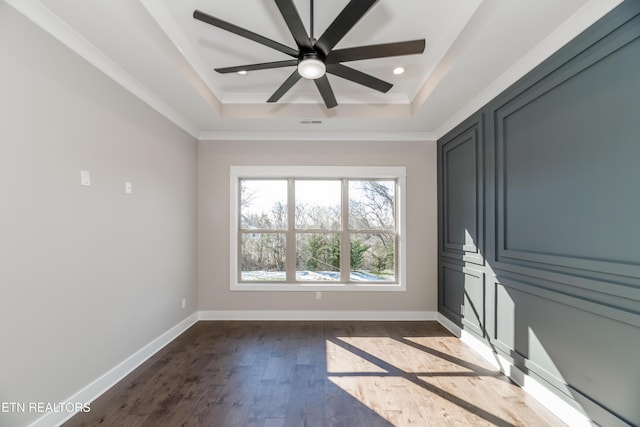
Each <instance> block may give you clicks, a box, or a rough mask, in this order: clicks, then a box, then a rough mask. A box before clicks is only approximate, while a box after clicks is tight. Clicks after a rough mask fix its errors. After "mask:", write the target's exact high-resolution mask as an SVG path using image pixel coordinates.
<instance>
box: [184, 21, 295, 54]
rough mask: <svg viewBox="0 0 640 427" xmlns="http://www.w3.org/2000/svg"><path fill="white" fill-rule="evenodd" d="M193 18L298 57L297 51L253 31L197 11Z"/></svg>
mask: <svg viewBox="0 0 640 427" xmlns="http://www.w3.org/2000/svg"><path fill="white" fill-rule="evenodd" d="M193 17H194V18H195V19H197V20H198V21H202V22H206V23H207V24H210V25H213V26H214V27H218V28H221V29H223V30H226V31H229V32H231V33H234V34H237V35H239V36H241V37H244V38H246V39H249V40H252V41H254V42H256V43H260V44H262V45H265V46H268V47H270V48H272V49H275V50H277V51H280V52H282V53H286V54H287V55H289V56H293V57H294V58H297V57H298V51H297V50H295V49H292V48H290V47H289V46H286V45H283V44H282V43H278V42H277V41H274V40H271V39H269V38H266V37H264V36H261V35H260V34H256V33H254V32H253V31H249V30H246V29H244V28H241V27H238V26H237V25H234V24H232V23H230V22H227V21H223V20H222V19H218V18H216V17H213V16H211V15H208V14H206V13H204V12H201V11H199V10H195V11H194V12H193Z"/></svg>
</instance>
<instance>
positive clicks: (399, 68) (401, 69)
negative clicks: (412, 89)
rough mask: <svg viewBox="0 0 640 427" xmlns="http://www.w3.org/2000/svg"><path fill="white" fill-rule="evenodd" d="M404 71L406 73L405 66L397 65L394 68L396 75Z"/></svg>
mask: <svg viewBox="0 0 640 427" xmlns="http://www.w3.org/2000/svg"><path fill="white" fill-rule="evenodd" d="M402 73H404V68H402V67H396V68H394V69H393V74H395V75H396V76H399V75H400V74H402Z"/></svg>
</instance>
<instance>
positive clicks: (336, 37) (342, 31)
mask: <svg viewBox="0 0 640 427" xmlns="http://www.w3.org/2000/svg"><path fill="white" fill-rule="evenodd" d="M377 2H378V0H351V1H350V2H349V4H347V5H346V6H345V8H344V9H342V12H340V14H339V15H338V16H337V17H336V19H334V20H333V22H332V23H331V24H330V25H329V28H327V29H326V30H325V32H324V33H323V34H322V36H320V38H319V39H318V41H317V42H316V47H317V48H318V49H319V50H320V51H321V52H322V53H324V54H325V56H326V55H329V52H331V49H333V48H334V46H335V45H337V44H338V42H339V41H340V40H342V38H343V37H344V36H345V35H346V34H347V33H348V32H349V30H351V28H353V26H354V25H356V23H357V22H358V21H359V20H360V18H362V17H363V16H364V15H365V14H366V13H367V12H368V11H369V9H371V8H372V7H373V5H375V4H376V3H377Z"/></svg>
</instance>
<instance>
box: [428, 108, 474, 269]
mask: <svg viewBox="0 0 640 427" xmlns="http://www.w3.org/2000/svg"><path fill="white" fill-rule="evenodd" d="M483 122H484V119H483V115H481V114H480V115H477V116H474V117H472V118H471V119H470V120H468V121H466V122H465V123H463V124H462V125H461V126H459V127H458V128H456V130H455V131H454V132H455V133H454V136H453V137H452V138H450V139H448V140H444V141H441V142H439V144H438V147H439V148H438V167H439V168H440V170H441V173H442V175H443V176H447V177H448V179H445V180H442V181H441V182H440V185H439V189H438V190H439V193H440V194H441V196H442V205H441V209H440V210H439V218H440V219H441V221H442V226H441V227H439V229H440V231H441V233H440V235H439V241H440V244H439V252H440V255H441V256H443V257H449V258H454V259H459V260H462V261H465V262H471V263H474V264H478V265H483V264H484V254H483V251H484V162H483V155H484V154H483V153H484V146H483V141H484V125H483ZM465 208H470V209H465ZM465 213H467V215H468V217H463V216H462V215H464V214H465ZM463 224H464V230H463V229H462V226H463Z"/></svg>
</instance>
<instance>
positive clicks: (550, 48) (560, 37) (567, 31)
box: [435, 0, 622, 138]
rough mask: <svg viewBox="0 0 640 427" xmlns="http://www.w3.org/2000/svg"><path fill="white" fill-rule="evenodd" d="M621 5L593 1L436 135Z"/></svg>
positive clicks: (606, 0)
mask: <svg viewBox="0 0 640 427" xmlns="http://www.w3.org/2000/svg"><path fill="white" fill-rule="evenodd" d="M620 3H622V0H590V1H589V2H588V3H587V4H585V5H584V6H583V7H581V8H580V9H579V10H578V11H577V12H576V13H574V14H573V15H572V16H571V17H569V19H567V20H566V21H565V22H564V23H562V25H560V26H559V27H558V28H556V29H555V30H554V31H553V32H552V33H551V34H549V36H547V37H546V38H545V39H544V40H542V41H541V42H540V43H538V44H537V45H536V46H535V47H534V48H533V49H531V50H530V51H529V52H528V53H527V54H525V55H524V56H523V57H522V58H520V60H518V61H517V62H516V63H515V64H514V65H513V66H511V67H510V68H509V69H508V70H507V71H505V72H504V73H502V74H501V75H500V77H498V78H497V79H496V80H494V81H493V83H491V84H490V85H489V86H487V87H486V88H485V89H484V90H483V91H482V92H480V94H478V95H477V96H476V97H475V98H473V99H472V100H471V101H469V102H468V103H467V104H466V105H465V106H464V107H462V108H461V109H460V110H458V111H457V112H456V113H455V114H454V115H452V116H451V117H450V118H449V119H448V120H447V121H446V122H444V123H443V124H442V125H441V126H440V127H439V128H438V130H437V131H436V132H435V133H436V135H437V137H438V138H441V137H442V136H444V135H445V134H446V133H447V132H449V131H450V130H451V129H453V128H454V127H456V126H457V125H458V124H459V123H462V122H463V121H464V120H465V119H467V118H468V117H469V116H471V115H472V114H473V113H475V112H476V111H478V110H479V109H480V108H482V107H483V106H485V105H486V104H487V103H488V102H490V101H491V100H492V99H493V98H495V97H496V96H498V95H499V94H500V93H502V92H503V91H504V90H505V89H507V88H508V87H509V86H511V85H512V84H514V83H515V82H516V81H518V80H519V79H520V78H522V77H524V76H525V75H526V74H527V73H528V72H529V71H531V70H533V69H534V68H535V67H536V66H538V65H540V64H541V63H542V62H543V61H544V60H545V59H547V58H549V57H550V56H551V55H553V54H554V53H555V52H557V51H558V50H559V49H560V48H562V46H564V45H566V44H567V43H569V42H570V41H571V40H573V39H574V38H575V37H576V36H578V35H579V34H580V33H582V32H583V31H584V30H586V29H587V28H588V27H590V26H591V25H592V24H593V23H595V22H596V21H597V20H599V19H600V18H602V17H603V16H604V15H606V14H607V13H609V12H610V11H611V10H612V9H613V8H615V7H616V6H618V5H619V4H620Z"/></svg>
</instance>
